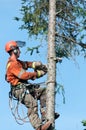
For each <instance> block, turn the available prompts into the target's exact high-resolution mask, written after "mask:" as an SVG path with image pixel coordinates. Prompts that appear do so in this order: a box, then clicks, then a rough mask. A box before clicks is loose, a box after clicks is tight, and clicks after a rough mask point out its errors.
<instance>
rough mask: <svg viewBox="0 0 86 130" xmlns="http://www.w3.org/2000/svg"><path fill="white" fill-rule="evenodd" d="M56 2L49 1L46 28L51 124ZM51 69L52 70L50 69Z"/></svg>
mask: <svg viewBox="0 0 86 130" xmlns="http://www.w3.org/2000/svg"><path fill="white" fill-rule="evenodd" d="M55 19H56V0H50V1H49V27H48V60H47V61H48V79H47V118H48V119H49V120H50V121H52V122H53V125H52V126H51V128H50V129H51V130H52V129H53V128H54V113H55V85H56V61H55V58H56V53H55V22H56V20H55ZM52 68H53V69H52Z"/></svg>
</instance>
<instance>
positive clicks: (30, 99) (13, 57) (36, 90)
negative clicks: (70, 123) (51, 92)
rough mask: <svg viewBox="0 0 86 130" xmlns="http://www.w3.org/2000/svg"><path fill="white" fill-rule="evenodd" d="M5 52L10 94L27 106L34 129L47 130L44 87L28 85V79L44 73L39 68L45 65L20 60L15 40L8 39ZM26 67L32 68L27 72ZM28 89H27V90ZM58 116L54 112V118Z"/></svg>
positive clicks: (48, 124) (38, 76) (33, 78)
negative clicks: (31, 70) (38, 101)
mask: <svg viewBox="0 0 86 130" xmlns="http://www.w3.org/2000/svg"><path fill="white" fill-rule="evenodd" d="M5 50H6V52H7V53H8V54H9V55H10V57H9V59H8V62H7V65H6V81H7V82H8V83H10V87H11V93H12V95H13V96H14V97H15V98H17V99H18V101H21V103H22V104H24V105H25V106H26V107H27V108H28V117H29V120H30V123H31V124H32V126H33V128H34V129H36V130H47V129H48V128H49V127H50V125H51V122H50V121H48V120H46V88H41V87H40V86H37V87H36V86H34V85H30V84H29V82H28V80H35V79H37V78H40V77H42V76H44V75H45V74H46V71H44V70H42V69H40V68H42V67H44V68H45V69H46V66H45V65H43V64H42V63H41V62H40V61H38V62H35V61H33V62H30V61H21V60H19V59H18V58H19V57H20V48H19V45H18V43H17V42H16V41H9V42H7V43H6V45H5ZM28 68H33V70H34V71H33V72H29V71H28ZM27 90H28V91H27ZM37 100H40V112H41V117H42V118H39V115H38V103H37ZM58 117H59V114H58V113H55V119H56V118H58Z"/></svg>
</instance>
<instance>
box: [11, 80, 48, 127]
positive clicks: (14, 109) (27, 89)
mask: <svg viewBox="0 0 86 130" xmlns="http://www.w3.org/2000/svg"><path fill="white" fill-rule="evenodd" d="M42 85H43V86H44V85H46V83H45V82H41V83H34V84H32V83H28V84H25V83H22V85H20V86H19V85H18V86H17V87H11V90H10V92H9V106H10V109H11V113H12V115H13V116H14V119H15V120H16V122H17V123H18V124H19V125H23V124H24V123H28V122H29V119H28V115H26V114H25V108H23V104H22V101H23V99H24V97H25V95H26V94H27V93H30V94H32V95H33V94H34V97H35V98H37V97H38V96H39V93H38V92H37V91H36V93H35V89H38V88H39V87H40V86H42ZM21 88H23V89H24V92H23V93H22V94H21V95H20V96H19V99H18V98H16V97H14V95H13V89H15V90H18V89H21ZM15 90H14V91H15ZM20 105H21V106H20ZM20 108H23V109H22V111H21V113H19V110H20ZM20 114H22V116H20Z"/></svg>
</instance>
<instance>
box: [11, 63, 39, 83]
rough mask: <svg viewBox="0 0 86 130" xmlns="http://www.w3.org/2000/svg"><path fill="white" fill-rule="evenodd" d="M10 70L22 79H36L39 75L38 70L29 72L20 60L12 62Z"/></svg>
mask: <svg viewBox="0 0 86 130" xmlns="http://www.w3.org/2000/svg"><path fill="white" fill-rule="evenodd" d="M10 71H11V73H12V74H13V75H15V76H16V77H18V78H19V79H22V80H28V79H32V80H33V79H35V78H36V77H37V72H27V71H26V70H25V69H23V68H22V65H21V64H19V63H18V62H14V63H12V65H11V67H10Z"/></svg>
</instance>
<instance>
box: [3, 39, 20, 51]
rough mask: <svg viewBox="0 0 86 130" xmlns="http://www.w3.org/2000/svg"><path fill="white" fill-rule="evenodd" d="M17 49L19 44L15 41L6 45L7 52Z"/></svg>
mask: <svg viewBox="0 0 86 130" xmlns="http://www.w3.org/2000/svg"><path fill="white" fill-rule="evenodd" d="M16 47H18V45H17V42H15V41H9V42H7V43H6V45H5V50H6V52H9V51H12V50H14V49H15V48H16Z"/></svg>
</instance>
